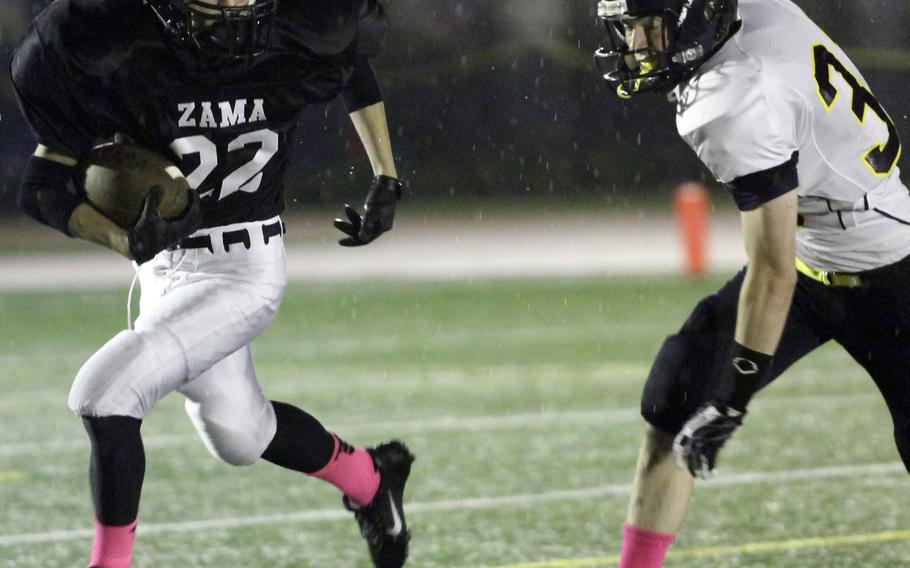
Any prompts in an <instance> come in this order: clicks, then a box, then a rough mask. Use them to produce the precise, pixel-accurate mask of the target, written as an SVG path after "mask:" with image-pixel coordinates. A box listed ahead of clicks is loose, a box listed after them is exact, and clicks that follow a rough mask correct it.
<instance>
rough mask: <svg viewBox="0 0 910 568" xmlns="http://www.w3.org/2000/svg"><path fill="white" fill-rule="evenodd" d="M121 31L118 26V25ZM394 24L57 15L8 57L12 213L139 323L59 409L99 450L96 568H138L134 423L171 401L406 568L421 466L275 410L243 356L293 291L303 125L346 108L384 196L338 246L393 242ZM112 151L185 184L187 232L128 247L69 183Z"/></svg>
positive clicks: (299, 7)
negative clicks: (150, 158) (74, 257)
mask: <svg viewBox="0 0 910 568" xmlns="http://www.w3.org/2000/svg"><path fill="white" fill-rule="evenodd" d="M125 23H128V25H124V24H125ZM386 29H387V22H386V17H385V12H384V9H383V5H382V2H381V0H313V1H310V2H294V1H287V2H278V0H57V1H56V2H54V3H53V4H51V5H50V6H49V7H48V8H47V9H46V10H45V11H44V12H42V13H41V14H40V15H39V16H38V17H37V18H36V19H35V21H34V23H33V24H32V27H31V28H30V29H29V31H28V32H27V34H26V35H25V37H24V38H23V39H22V41H21V43H20V44H19V46H18V48H17V49H16V52H15V53H14V55H13V59H12V63H11V72H12V80H13V84H14V86H15V89H16V93H17V95H18V98H19V101H20V104H21V108H22V111H23V113H24V114H25V116H26V118H27V120H28V122H29V123H30V125H31V127H32V130H33V131H34V133H35V136H36V138H37V140H38V147H37V149H36V150H35V153H34V156H33V157H31V158H30V160H29V162H28V164H27V167H26V171H25V175H24V177H23V180H22V188H21V193H20V199H19V203H20V206H21V208H22V209H23V210H24V211H25V212H26V213H27V214H28V215H29V216H31V217H33V218H34V219H36V220H38V221H39V222H41V223H44V224H46V225H49V226H51V227H53V228H55V229H57V230H59V231H61V232H63V233H65V234H67V235H69V236H72V237H77V238H80V239H85V240H88V241H93V242H96V243H99V244H102V245H104V246H106V247H108V248H110V249H112V250H114V251H117V252H119V253H120V254H122V255H124V256H125V257H127V258H129V259H132V260H134V261H135V263H136V265H137V266H138V270H139V275H140V279H141V283H142V302H141V314H140V316H139V318H138V319H137V320H136V322H135V326H134V328H132V329H127V330H124V331H122V332H120V333H119V334H117V335H116V336H115V337H113V338H112V339H111V340H110V341H109V342H108V343H107V344H105V345H104V346H103V347H102V348H101V349H100V350H99V351H98V352H96V353H95V355H93V356H92V357H91V358H90V359H89V360H88V361H87V362H86V363H85V364H84V365H83V367H82V368H81V370H80V371H79V373H78V375H77V377H76V380H75V381H74V383H73V387H72V390H71V392H70V397H69V405H70V407H71V408H72V409H73V411H74V412H76V413H77V414H78V415H79V416H81V417H82V420H83V423H84V425H85V428H86V430H87V432H88V434H89V437H90V439H91V445H92V453H91V468H90V479H91V488H92V497H93V503H94V510H95V539H94V543H93V548H92V553H91V560H90V565H91V566H95V567H99V568H125V567H127V566H129V565H130V562H131V558H132V546H133V538H134V532H135V528H136V522H137V517H138V509H139V495H140V490H141V486H142V481H143V477H144V470H145V455H144V451H143V446H142V440H141V437H140V432H139V429H140V425H141V422H142V419H143V418H144V417H145V415H146V414H147V413H148V412H149V411H150V410H151V408H152V407H153V406H154V404H155V403H156V402H157V401H158V400H159V399H160V398H161V397H163V396H164V395H166V394H168V393H169V392H172V391H174V390H178V391H180V392H181V393H182V394H183V395H185V396H186V398H187V402H186V408H187V412H188V414H189V415H190V418H191V419H192V422H193V424H194V425H195V426H196V428H197V429H198V431H199V433H200V435H201V437H202V439H203V441H204V443H205V444H206V446H207V448H208V449H209V450H210V451H211V452H212V453H213V454H214V455H215V456H217V457H219V458H221V459H223V460H225V461H226V462H228V463H231V464H234V465H246V464H250V463H253V462H254V461H256V460H258V459H259V458H260V457H262V458H264V459H266V460H268V461H270V462H272V463H275V464H277V465H280V466H282V467H286V468H290V469H293V470H296V471H299V472H302V473H305V474H308V475H311V476H314V477H318V478H320V479H323V480H325V481H328V482H329V483H331V484H333V485H335V486H336V487H338V488H339V489H340V490H341V491H342V492H343V494H344V503H345V506H346V507H348V508H349V509H351V510H352V511H354V513H355V516H356V518H357V520H358V523H359V524H360V528H361V532H362V533H363V536H364V537H365V538H366V540H367V542H368V545H369V549H370V553H371V557H372V559H373V562H374V564H375V565H376V566H390V567H391V566H396V567H397V566H401V565H403V564H404V562H405V559H406V557H407V550H408V540H409V533H408V530H407V527H406V525H405V520H404V514H403V511H402V509H401V506H402V495H403V492H404V484H405V481H406V479H407V476H408V473H409V471H410V464H411V461H412V460H413V456H412V455H411V454H410V452H409V451H408V450H407V448H406V447H405V446H404V445H403V444H401V443H399V442H390V443H386V444H382V445H379V446H377V447H375V448H370V449H357V448H353V447H351V446H350V445H348V444H346V443H345V442H344V441H342V440H341V439H340V438H339V437H338V436H336V435H334V434H333V433H331V432H328V431H326V430H325V429H324V428H323V426H322V425H321V424H320V423H319V422H318V421H317V420H316V419H315V418H313V417H312V416H310V415H309V414H307V413H306V412H304V411H302V410H300V409H298V408H295V407H293V406H291V405H288V404H284V403H280V402H273V401H269V400H268V399H267V398H265V396H264V395H263V393H262V390H261V389H260V387H259V385H258V382H257V379H256V375H255V371H254V369H253V365H252V358H251V354H250V347H249V344H250V342H251V341H252V339H253V338H254V337H255V336H256V335H257V334H258V333H260V332H261V331H262V330H263V329H265V328H266V327H267V326H268V325H269V323H270V322H271V320H272V319H273V317H274V315H275V312H276V310H277V308H278V306H279V304H280V301H281V298H282V295H283V292H284V289H285V286H286V279H287V277H286V267H285V256H284V244H283V239H282V235H283V232H284V225H283V223H282V221H281V220H280V219H279V217H278V215H279V214H280V213H281V212H282V210H283V208H284V196H283V187H282V175H283V173H284V171H285V168H286V166H287V164H288V160H289V156H290V151H291V146H292V144H293V140H294V129H295V124H296V121H297V117H298V116H299V115H300V112H301V111H302V110H303V109H304V108H306V107H307V106H308V105H311V104H318V103H325V102H327V101H330V100H332V99H334V98H336V97H337V96H338V95H343V96H344V99H345V101H346V103H347V106H348V109H349V111H350V113H351V114H350V116H351V119H352V121H353V123H354V125H355V127H356V130H357V132H358V134H359V136H360V139H361V140H362V142H363V144H364V147H365V148H366V150H367V153H368V155H369V158H370V161H371V163H372V166H373V170H374V173H375V174H376V177H375V179H374V180H373V182H372V184H371V185H370V187H369V191H368V193H367V197H366V204H365V212H364V213H363V214H362V215H361V214H359V213H358V212H357V211H356V210H354V209H353V208H350V207H348V208H347V209H346V212H347V215H348V220H346V221H341V220H336V226H337V227H338V228H339V229H340V230H341V231H343V233H344V237H343V238H342V240H341V241H340V244H342V245H345V246H358V245H365V244H367V243H369V242H371V241H372V240H373V239H375V238H377V237H378V236H379V235H380V234H382V233H383V232H385V231H387V230H389V229H391V228H392V221H393V218H394V214H395V206H396V203H397V201H398V199H399V198H400V195H401V184H400V183H399V181H398V179H397V176H396V170H395V164H394V161H393V158H392V151H391V146H390V142H389V134H388V126H387V123H386V116H385V108H384V105H383V102H382V96H381V93H380V89H379V86H378V83H377V80H376V77H375V75H374V73H373V70H372V67H371V65H370V58H371V57H372V56H374V55H376V54H377V53H379V51H380V50H381V48H382V46H383V43H384V41H385V34H386ZM115 136H119V137H122V138H125V139H127V140H130V141H132V142H133V143H135V144H138V145H140V146H143V147H145V148H148V149H151V150H153V151H155V152H157V153H159V154H162V155H164V156H166V157H167V158H168V159H170V160H171V161H172V162H173V163H174V164H176V165H177V166H178V167H179V169H180V170H181V171H182V173H183V175H185V176H186V179H187V182H188V184H189V185H190V187H191V188H192V190H193V191H192V192H191V194H192V195H191V198H190V199H189V202H188V205H187V207H186V209H185V210H184V211H183V213H182V214H181V215H179V216H178V217H177V218H173V219H165V218H162V217H160V216H159V214H158V212H157V202H158V199H159V198H160V194H159V193H158V192H156V191H154V190H153V191H152V192H151V193H150V194H149V197H148V198H147V200H146V203H145V207H144V208H143V211H142V214H141V216H140V218H139V221H138V222H137V223H136V225H135V226H134V227H132V228H131V229H128V230H124V229H121V228H120V227H118V226H117V225H115V224H114V223H113V222H112V221H111V220H109V219H107V218H106V217H105V216H103V215H102V214H100V213H99V212H98V211H97V210H96V209H95V208H94V207H92V205H90V204H89V203H88V202H87V201H86V197H85V195H84V193H82V192H80V191H79V190H78V189H74V186H73V184H72V183H70V179H71V177H72V173H73V171H74V170H73V167H74V166H75V165H76V164H77V162H78V161H79V159H80V158H82V157H83V156H85V155H86V153H87V152H88V151H89V150H90V149H91V148H92V147H93V146H94V145H95V144H97V143H98V141H101V140H108V139H111V138H112V137H115Z"/></svg>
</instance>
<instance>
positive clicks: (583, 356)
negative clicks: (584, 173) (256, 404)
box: [0, 277, 910, 568]
mask: <svg viewBox="0 0 910 568" xmlns="http://www.w3.org/2000/svg"><path fill="white" fill-rule="evenodd" d="M720 282H721V281H720V280H708V281H704V282H691V281H684V280H677V279H675V278H671V277H661V278H657V277H654V278H647V279H639V278H621V279H609V280H599V279H586V280H580V281H563V280H548V281H540V280H537V281H518V280H515V281H496V282H465V283H459V284H440V283H420V284H413V283H393V282H383V283H375V284H372V285H364V284H358V285H356V286H353V285H350V286H349V285H340V284H325V285H300V284H292V286H291V288H290V290H289V292H288V296H287V297H286V300H285V303H284V306H283V308H282V310H281V313H280V315H279V317H278V320H277V321H276V322H275V324H274V325H273V326H272V328H271V329H270V330H269V331H268V332H267V333H265V334H264V335H263V336H262V337H261V338H260V339H258V340H257V342H256V343H255V345H254V353H255V356H256V360H257V368H258V371H259V374H260V377H261V381H262V383H263V385H264V386H265V390H266V392H267V393H268V394H269V395H270V396H271V397H272V398H276V399H279V400H284V401H288V402H292V403H295V404H298V405H300V406H302V407H304V408H306V409H308V410H309V411H311V412H312V413H314V414H315V415H316V416H318V417H320V418H321V419H322V420H323V421H324V422H325V423H326V424H327V425H328V426H329V427H331V428H333V429H335V430H337V431H338V432H339V433H340V434H341V435H343V436H345V437H346V438H348V439H349V441H351V442H354V443H357V444H369V443H372V442H375V441H378V440H381V439H384V438H388V437H392V436H396V437H400V438H402V439H403V440H405V441H406V442H408V443H409V445H410V446H411V448H412V449H413V450H414V452H415V453H416V454H417V462H416V463H415V465H414V470H413V474H412V478H411V482H410V485H409V491H408V494H407V500H408V501H409V502H410V503H411V506H410V509H409V518H410V522H411V525H412V531H413V547H412V562H411V564H410V565H411V566H414V567H420V568H432V567H443V566H445V567H462V568H467V567H486V568H492V567H495V568H500V567H510V568H519V567H521V568H532V567H534V568H544V567H552V568H556V567H561V568H581V567H595V566H614V565H615V558H614V557H615V555H616V554H617V553H618V550H619V529H620V525H621V522H622V519H623V517H624V514H625V507H626V495H627V491H628V490H627V487H626V485H627V484H628V483H629V482H630V480H631V479H630V476H631V473H632V469H633V464H634V461H635V456H636V452H637V446H638V437H639V434H640V431H641V424H640V421H639V419H638V417H637V405H638V395H639V392H640V389H641V385H642V381H643V379H644V377H645V375H646V373H647V370H648V367H649V363H650V359H651V357H652V356H653V355H654V353H655V352H656V350H657V348H658V346H659V345H660V342H661V341H662V338H663V337H664V336H665V335H666V334H667V333H670V332H672V331H673V330H674V329H675V328H676V327H677V326H678V325H679V324H680V323H681V322H682V320H683V319H684V318H685V316H686V314H687V313H688V311H689V309H690V308H691V307H692V305H693V304H694V302H695V301H696V300H697V299H698V298H699V297H700V296H702V295H703V294H705V293H706V292H708V291H710V290H712V289H713V288H716V287H717V286H718V284H719V283H720ZM124 299H125V293H124V292H122V291H115V292H100V291H99V292H92V293H73V294H28V293H16V294H5V295H0V322H2V329H3V333H2V335H0V342H2V343H0V369H2V378H0V504H2V510H3V514H2V515H0V566H2V567H14V566H15V567H29V568H38V567H52V568H60V567H80V566H82V567H84V566H85V560H86V559H87V553H88V547H89V542H90V532H89V531H88V529H90V527H91V509H90V503H89V495H88V485H87V481H86V470H87V443H86V441H85V440H84V434H83V432H82V428H81V425H80V423H79V421H78V420H77V419H76V418H75V417H73V416H72V415H71V414H70V413H69V411H68V410H67V408H66V394H67V392H68V389H69V385H70V381H71V378H72V377H73V375H74V373H75V372H76V371H77V370H78V368H79V366H80V364H81V363H82V361H83V360H84V359H86V358H87V357H88V356H89V355H90V354H91V353H92V352H93V350H94V349H95V348H97V347H98V346H99V345H101V343H103V342H104V341H105V340H106V339H107V338H108V337H109V336H111V335H113V334H114V333H116V331H118V330H119V329H120V328H121V327H122V326H123V325H124V324H125V313H124V312H125V310H124V308H123V304H124ZM747 425H748V427H747V428H745V429H744V430H743V431H742V432H740V435H738V437H737V438H736V439H735V441H734V442H733V443H732V445H731V446H730V447H729V448H728V450H727V451H726V452H725V454H723V456H722V459H723V463H722V471H721V474H720V476H719V478H718V479H717V480H716V481H714V482H709V483H707V484H705V485H703V486H702V487H701V490H700V491H699V492H698V493H697V496H696V500H695V503H694V507H693V510H692V513H691V515H690V517H689V519H688V523H687V525H686V527H685V529H684V531H683V532H682V533H681V535H680V536H679V539H678V542H677V544H676V546H675V547H674V549H673V550H674V552H673V555H671V557H670V559H669V560H668V563H667V566H669V567H680V568H682V567H691V568H694V567H702V566H710V567H712V568H713V567H718V568H720V567H730V566H762V567H773V568H786V567H793V568H797V567H799V568H804V567H807V566H812V567H863V568H868V567H872V568H879V567H880V568H890V567H898V566H910V507H908V504H910V480H908V478H907V476H906V474H905V473H904V472H903V469H902V467H901V466H900V465H899V464H898V456H897V452H896V450H895V449H894V446H893V443H892V439H891V426H890V420H889V418H888V415H887V412H886V409H885V407H884V404H883V402H882V401H881V400H880V398H879V397H878V395H877V392H876V391H875V389H874V387H873V385H872V383H871V381H870V380H869V379H868V378H867V377H866V376H865V374H864V373H863V372H862V371H861V370H859V369H858V368H857V367H856V366H855V365H853V364H852V362H850V360H849V359H848V358H847V356H846V355H844V354H843V353H842V352H840V351H839V350H838V349H836V348H825V349H823V350H822V351H820V352H819V353H817V354H815V355H813V356H812V357H811V358H809V359H807V360H806V361H804V362H802V363H801V364H799V365H798V366H797V367H795V368H794V369H793V370H791V372H790V373H789V374H788V375H786V376H785V377H784V378H783V379H781V380H780V381H779V383H778V384H776V385H774V386H772V387H771V388H770V389H768V391H767V392H765V393H763V395H762V396H760V397H759V399H758V401H757V402H756V403H755V404H754V406H753V408H752V412H751V414H750V416H749V417H748V420H747ZM143 431H144V434H145V437H146V441H147V457H148V473H147V477H146V483H145V487H144V493H143V502H142V507H141V512H140V515H141V523H140V526H139V532H138V534H139V538H138V544H137V548H136V559H137V560H136V562H135V566H136V567H138V568H190V567H202V566H205V567H219V568H224V567H238V568H239V567H245V568H249V567H268V568H278V567H292V566H293V567H307V566H309V567H314V568H347V567H360V566H366V565H367V564H366V556H367V555H366V549H365V546H364V545H363V543H362V542H361V540H360V537H359V535H358V533H357V530H356V527H355V524H354V522H353V520H351V519H349V518H348V516H347V514H346V513H344V512H343V511H342V510H341V507H340V499H339V496H338V495H337V494H336V492H335V490H334V489H333V488H331V487H328V486H326V485H324V484H322V483H321V482H319V481H315V480H311V479H307V478H304V477H302V476H300V475H298V474H294V473H290V472H286V471H280V470H278V469H277V468H275V467H274V466H271V465H269V464H265V463H262V464H257V465H254V466H252V467H248V468H242V469H237V468H232V467H230V466H227V465H224V464H222V463H220V462H217V461H216V460H214V459H213V458H211V457H210V456H209V455H208V454H207V452H206V450H205V449H204V448H203V447H202V445H201V444H200V443H199V442H198V441H197V440H196V439H195V437H194V432H193V429H192V426H191V425H190V423H189V421H188V420H187V419H186V418H185V416H184V415H183V407H182V400H181V398H180V397H179V395H174V396H172V397H168V398H166V399H165V400H164V401H163V402H162V403H161V404H160V405H159V406H158V408H157V409H156V410H155V411H154V412H153V413H152V414H151V415H150V416H149V417H148V419H147V420H146V422H145V425H144V427H143Z"/></svg>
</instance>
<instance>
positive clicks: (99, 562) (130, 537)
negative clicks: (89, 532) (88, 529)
mask: <svg viewBox="0 0 910 568" xmlns="http://www.w3.org/2000/svg"><path fill="white" fill-rule="evenodd" d="M135 539H136V521H133V522H132V523H130V524H128V525H124V526H119V527H109V526H106V525H102V524H101V523H100V522H98V519H97V518H96V519H95V540H94V541H93V542H92V559H91V560H90V561H89V566H97V567H98V568H129V566H130V562H131V561H132V559H133V541H134V540H135Z"/></svg>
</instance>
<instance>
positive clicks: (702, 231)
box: [673, 182, 710, 276]
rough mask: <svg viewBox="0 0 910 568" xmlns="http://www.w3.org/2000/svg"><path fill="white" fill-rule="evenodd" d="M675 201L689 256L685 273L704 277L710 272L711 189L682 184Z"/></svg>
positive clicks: (685, 247) (675, 195) (700, 185)
mask: <svg viewBox="0 0 910 568" xmlns="http://www.w3.org/2000/svg"><path fill="white" fill-rule="evenodd" d="M673 200H674V202H675V207H676V219H677V221H678V222H679V228H680V232H681V233H682V243H683V249H684V250H685V254H686V264H685V267H686V272H687V273H688V274H690V275H691V276H701V275H702V274H704V273H705V271H707V269H708V267H707V244H708V217H709V215H710V211H709V203H708V190H707V188H705V186H704V185H702V184H700V183H695V182H689V183H683V184H680V185H678V186H677V187H676V189H675V190H674V191H673Z"/></svg>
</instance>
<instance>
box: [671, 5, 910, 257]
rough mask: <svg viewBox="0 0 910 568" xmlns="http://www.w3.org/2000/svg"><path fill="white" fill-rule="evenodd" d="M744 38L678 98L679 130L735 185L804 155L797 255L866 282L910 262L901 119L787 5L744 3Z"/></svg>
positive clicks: (825, 39) (801, 15) (796, 10)
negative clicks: (866, 274)
mask: <svg viewBox="0 0 910 568" xmlns="http://www.w3.org/2000/svg"><path fill="white" fill-rule="evenodd" d="M739 5H740V15H741V18H742V24H743V25H742V29H741V30H740V31H739V32H738V33H737V34H736V35H735V36H733V37H732V38H731V39H730V40H729V41H728V42H727V43H726V44H725V45H724V46H723V47H722V48H721V50H720V51H719V52H718V53H717V54H715V55H714V56H713V57H712V58H711V59H710V60H709V61H708V62H707V63H706V64H705V65H704V66H703V67H702V68H701V69H699V71H698V73H697V74H696V75H695V76H694V77H692V78H691V79H690V80H689V81H687V82H685V83H683V84H682V85H680V86H679V87H678V88H677V91H676V94H677V97H678V103H677V104H678V107H677V127H678V129H679V133H680V135H681V136H682V137H683V139H685V140H686V142H687V143H688V144H689V145H690V146H691V147H692V149H693V150H695V152H696V153H697V154H698V157H699V158H701V160H702V161H703V162H704V163H705V165H706V166H707V167H708V169H710V170H711V172H712V173H713V174H714V176H715V177H716V178H717V179H718V180H719V181H721V182H723V183H729V182H732V181H733V180H736V179H738V178H741V177H743V176H746V175H749V174H753V173H756V172H763V171H765V170H770V169H772V168H775V167H777V166H780V165H782V164H784V163H786V162H787V161H789V160H790V159H791V157H792V156H793V155H794V153H795V152H799V158H798V166H797V169H798V173H799V190H798V191H799V214H800V219H799V220H800V225H801V226H800V227H799V229H798V230H797V256H798V258H799V259H800V260H802V261H803V262H805V263H806V264H807V265H809V266H811V267H813V268H817V269H820V270H826V271H840V272H860V271H864V270H869V269H872V268H877V267H880V266H884V265H887V264H891V263H893V262H896V261H898V260H900V259H902V258H904V257H905V256H907V255H910V192H908V190H907V188H906V187H905V186H904V185H903V184H902V183H901V181H900V171H899V168H898V167H897V161H898V158H899V157H900V141H899V140H898V135H897V130H896V129H895V127H894V123H893V121H892V120H891V119H890V117H889V116H888V114H887V113H886V112H885V110H884V109H883V108H882V106H881V105H880V104H879V102H878V101H877V100H876V98H875V97H874V96H873V94H872V93H871V92H870V90H869V87H868V84H867V83H866V81H865V80H864V79H863V76H862V74H861V73H860V72H859V70H858V69H857V68H856V66H855V65H853V63H852V62H851V61H850V59H849V58H848V57H847V56H846V55H845V54H844V52H843V51H842V50H841V49H840V48H839V47H838V46H837V45H836V44H835V43H834V42H833V41H832V40H831V39H830V38H829V37H828V36H827V35H826V34H825V33H824V32H823V31H822V30H821V29H820V28H819V27H818V26H816V25H815V23H813V22H812V21H811V20H810V19H809V18H808V17H807V16H806V15H805V14H804V13H803V12H802V10H800V9H799V8H798V7H797V6H796V5H795V4H793V2H791V1H790V0H740V3H739Z"/></svg>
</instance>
